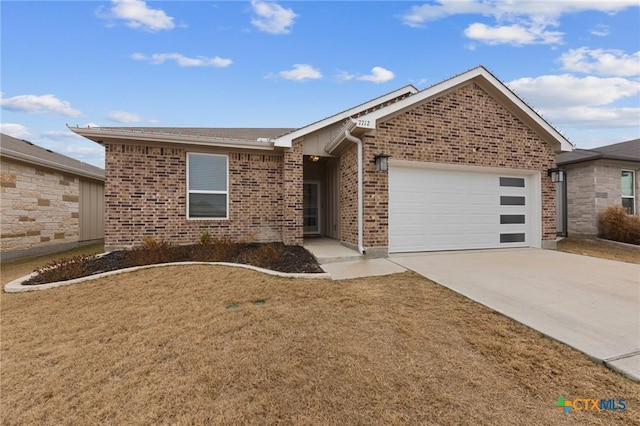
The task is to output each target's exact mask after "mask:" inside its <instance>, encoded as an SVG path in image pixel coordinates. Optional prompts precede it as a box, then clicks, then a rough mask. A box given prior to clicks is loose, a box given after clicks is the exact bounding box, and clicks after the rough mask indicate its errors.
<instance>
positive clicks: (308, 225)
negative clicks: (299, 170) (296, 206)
mask: <svg viewBox="0 0 640 426" xmlns="http://www.w3.org/2000/svg"><path fill="white" fill-rule="evenodd" d="M302 198H303V206H302V207H303V224H304V233H305V234H319V233H320V183H319V182H304V183H303V184H302Z"/></svg>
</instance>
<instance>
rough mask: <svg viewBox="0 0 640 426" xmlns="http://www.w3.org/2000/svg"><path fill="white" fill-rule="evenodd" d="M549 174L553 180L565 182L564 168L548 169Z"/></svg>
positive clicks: (554, 181)
mask: <svg viewBox="0 0 640 426" xmlns="http://www.w3.org/2000/svg"><path fill="white" fill-rule="evenodd" d="M547 176H549V177H550V178H551V182H553V183H558V182H564V170H563V169H548V170H547Z"/></svg>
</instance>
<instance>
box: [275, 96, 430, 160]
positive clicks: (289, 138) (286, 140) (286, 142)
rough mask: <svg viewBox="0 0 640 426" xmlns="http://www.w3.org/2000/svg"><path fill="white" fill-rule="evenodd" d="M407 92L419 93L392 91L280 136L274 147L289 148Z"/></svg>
mask: <svg viewBox="0 0 640 426" xmlns="http://www.w3.org/2000/svg"><path fill="white" fill-rule="evenodd" d="M407 92H410V93H412V94H413V95H414V96H415V94H416V93H419V91H418V89H416V88H415V87H414V86H412V85H407V86H404V87H402V88H400V89H398V90H394V91H393V92H391V93H387V94H386V95H383V96H380V97H379V98H375V99H372V100H370V101H368V102H365V103H364V104H360V105H358V106H355V107H353V108H350V109H348V110H346V111H343V112H341V113H338V114H335V115H332V116H331V117H327V118H325V119H323V120H320V121H316V122H315V123H312V124H309V125H308V126H305V127H302V128H300V129H298V130H294V131H293V132H291V133H287V134H286V135H282V136H280V137H278V138H276V139H274V145H275V146H276V147H279V148H291V146H292V144H293V140H294V139H297V138H299V137H302V136H304V135H308V134H309V133H312V132H315V131H316V130H320V129H322V128H323V127H327V126H331V125H332V124H335V123H338V122H340V121H343V120H345V119H347V118H349V117H351V116H352V115H353V114H356V113H358V112H360V111H362V110H366V109H369V108H372V107H374V106H376V105H379V104H381V103H384V102H387V101H390V100H392V99H394V98H397V97H398V96H400V95H402V94H404V93H407ZM386 108H389V107H386Z"/></svg>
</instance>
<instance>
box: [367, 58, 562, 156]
mask: <svg viewBox="0 0 640 426" xmlns="http://www.w3.org/2000/svg"><path fill="white" fill-rule="evenodd" d="M472 82H473V83H476V84H478V85H479V86H480V87H481V88H482V89H483V90H485V91H486V92H487V93H489V94H490V95H491V96H493V97H494V98H496V99H497V100H498V101H499V102H501V103H502V104H503V105H504V106H505V107H507V109H509V110H510V111H511V112H512V113H514V114H516V115H517V116H518V117H519V118H520V119H521V120H522V121H523V122H524V123H525V124H526V125H528V126H529V127H531V128H533V130H535V131H536V132H537V133H538V134H540V135H541V136H543V139H544V140H546V141H547V142H549V143H551V144H552V145H553V146H554V148H555V151H556V152H562V151H572V150H573V148H574V147H573V144H572V143H571V142H569V141H568V140H567V139H566V138H565V137H564V136H562V134H560V132H558V131H557V130H556V129H555V128H553V126H551V125H550V124H549V123H547V122H546V121H545V120H544V119H543V118H542V117H541V116H540V115H539V114H538V113H536V112H535V111H534V110H533V109H532V108H531V107H530V106H529V105H527V104H526V103H525V102H524V101H522V100H521V99H520V98H519V97H518V96H517V95H516V94H515V93H513V92H512V91H511V90H509V88H507V86H505V85H504V84H503V83H502V82H501V81H500V80H498V79H497V78H496V77H495V76H494V75H493V74H491V73H490V72H489V71H487V70H486V69H485V68H484V67H481V66H480V67H477V68H473V69H471V70H469V71H467V72H465V73H462V74H459V75H457V76H455V77H452V78H450V79H448V80H445V81H443V82H441V83H438V84H436V85H433V86H431V87H428V88H426V89H424V90H422V91H420V92H418V93H417V94H415V95H413V96H411V97H410V98H407V99H404V100H403V101H400V102H397V103H395V104H393V105H390V106H388V107H386V108H383V109H380V110H378V111H375V112H373V113H371V114H368V115H367V119H369V121H370V123H369V125H371V126H374V125H375V122H377V121H382V120H386V119H388V118H390V117H392V116H395V115H397V114H400V113H402V112H404V111H407V110H409V109H411V108H413V107H414V106H415V105H416V104H418V103H421V102H426V101H429V100H431V99H435V98H438V97H440V96H442V95H444V94H446V93H449V92H451V91H454V90H456V89H458V88H460V87H462V86H464V85H467V84H469V83H472ZM355 127H357V123H356V125H355Z"/></svg>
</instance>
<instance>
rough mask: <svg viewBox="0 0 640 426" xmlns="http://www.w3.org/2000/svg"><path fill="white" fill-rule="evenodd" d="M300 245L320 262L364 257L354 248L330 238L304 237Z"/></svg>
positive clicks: (344, 260) (345, 260)
mask: <svg viewBox="0 0 640 426" xmlns="http://www.w3.org/2000/svg"><path fill="white" fill-rule="evenodd" d="M302 246H303V247H304V248H305V249H307V250H308V251H309V253H311V254H312V255H313V257H315V258H316V260H317V261H318V263H320V264H323V263H334V262H347V261H352V260H360V259H364V256H363V255H361V254H360V253H358V252H357V251H356V250H353V249H351V248H349V247H347V246H345V245H343V244H341V243H340V241H338V240H334V239H332V238H323V237H318V238H305V239H304V242H303V243H302Z"/></svg>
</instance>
